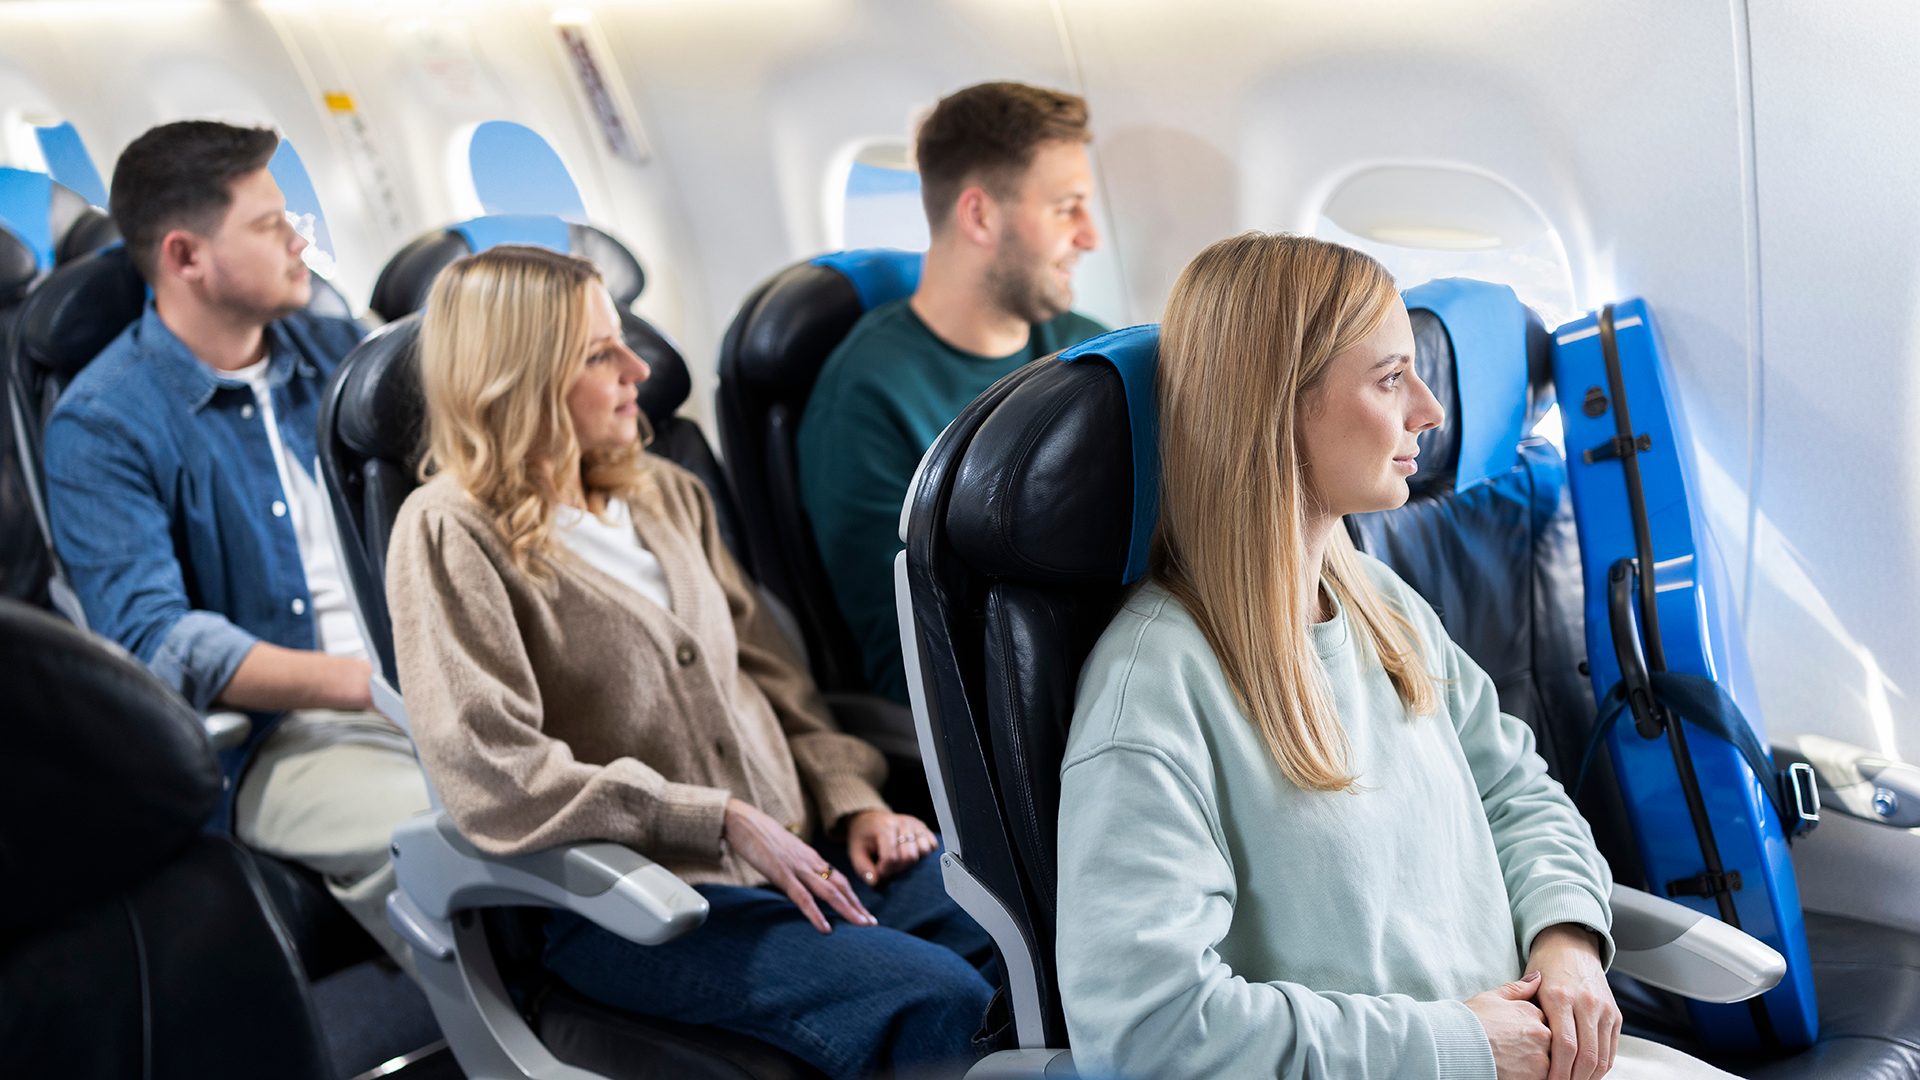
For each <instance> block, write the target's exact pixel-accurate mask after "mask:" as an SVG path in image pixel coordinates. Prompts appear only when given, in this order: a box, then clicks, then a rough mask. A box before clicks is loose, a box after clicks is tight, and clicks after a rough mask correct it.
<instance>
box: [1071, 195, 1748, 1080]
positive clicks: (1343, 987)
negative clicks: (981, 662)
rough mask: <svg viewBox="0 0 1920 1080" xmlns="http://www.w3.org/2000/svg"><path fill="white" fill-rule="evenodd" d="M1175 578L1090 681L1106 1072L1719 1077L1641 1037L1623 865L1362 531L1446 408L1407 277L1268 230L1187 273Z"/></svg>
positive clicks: (1088, 882) (1085, 688) (1169, 338)
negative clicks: (1359, 521) (1620, 954)
mask: <svg viewBox="0 0 1920 1080" xmlns="http://www.w3.org/2000/svg"><path fill="white" fill-rule="evenodd" d="M1160 350H1161V352H1160V364H1159V370H1160V376H1159V387H1158V391H1159V406H1160V424H1161V477H1162V478H1161V489H1162V502H1161V520H1160V532H1159V535H1158V537H1157V539H1156V543H1155V552H1154V555H1155V558H1154V565H1153V571H1152V573H1151V574H1150V575H1149V578H1148V580H1147V581H1146V583H1145V584H1144V585H1143V586H1142V587H1141V588H1140V589H1139V590H1138V591H1137V592H1136V593H1135V594H1134V595H1133V596H1132V597H1131V598H1130V599H1129V600H1128V602H1127V603H1126V604H1125V605H1124V606H1123V607H1122V609H1121V610H1120V612H1119V614H1118V615H1117V616H1116V617H1115V618H1114V620H1113V623H1112V624H1111V625H1110V626H1109V627H1108V628H1107V630H1106V632H1105V634H1104V635H1103V636H1102V637H1101V639H1100V642H1099V644H1098V645H1097V646H1096V647H1095V648H1094V650H1093V653H1092V655H1091V656H1090V657H1089V658H1088V660H1087V664H1086V667H1085V669H1084V671H1083V672H1082V674H1081V679H1080V690H1079V696H1078V704H1077V707H1076V709H1075V713H1074V719H1073V727H1072V731H1071V733H1070V734H1069V736H1068V740H1067V753H1066V759H1065V762H1064V764H1063V766H1062V774H1061V777H1062V781H1061V782H1062V790H1061V807H1060V877H1059V880H1060V885H1059V898H1058V899H1059V909H1060V910H1061V911H1070V912H1073V913H1074V917H1073V918H1071V919H1063V920H1061V924H1060V929H1059V938H1058V961H1059V975H1060V985H1061V995H1062V998H1063V1001H1064V1005H1065V1010H1066V1018H1067V1028H1068V1032H1069V1034H1070V1036H1071V1039H1072V1043H1073V1050H1074V1058H1075V1061H1076V1063H1077V1064H1078V1066H1079V1068H1080V1071H1081V1073H1082V1075H1115V1076H1122V1077H1133V1078H1147V1077H1153V1078H1175V1077H1208V1078H1217V1077H1276V1076H1278V1077H1340V1078H1364V1077H1395V1078H1405V1080H1414V1078H1423V1077H1449V1078H1451V1077H1462V1078H1486V1080H1495V1078H1496V1077H1497V1078H1498V1080H1540V1078H1544V1077H1552V1078H1553V1080H1592V1078H1595V1077H1599V1076H1603V1075H1608V1074H1609V1072H1611V1074H1612V1075H1613V1076H1615V1077H1624V1076H1724V1075H1725V1074H1722V1073H1719V1072H1717V1071H1716V1070H1713V1069H1711V1068H1710V1067H1708V1066H1706V1065H1704V1064H1701V1063H1699V1062H1697V1061H1694V1060H1693V1059H1691V1058H1687V1057H1685V1056H1684V1055H1680V1054H1678V1053H1675V1052H1674V1051H1671V1050H1667V1049H1666V1048H1663V1047H1659V1046H1656V1045H1654V1044H1651V1043H1643V1042H1640V1041H1639V1040H1634V1039H1622V1038H1621V1036H1620V1011H1619V1009H1618V1008H1617V1007H1616V1006H1615V1004H1614V1000H1613V996H1612V993H1611V992H1610V991H1609V990H1608V988H1607V983H1606V977H1605V970H1606V966H1607V964H1608V963H1610V962H1611V960H1612V955H1613V943H1612V940H1611V938H1610V937H1609V935H1608V928H1609V926H1610V924H1611V918H1610V915H1609V912H1608V908H1607V897H1608V892H1609V889H1610V885H1611V879H1610V875H1609V873H1608V871H1607V867H1606V864H1605V863H1604V862H1603V861H1602V860H1601V858H1600V855H1599V853H1598V852H1597V851H1595V849H1594V845H1593V838H1592V834H1591V833H1590V832H1589V831H1588V829H1587V825H1586V823H1585V822H1584V821H1583V820H1581V818H1580V815H1579V814H1578V813H1577V812H1576V811H1575V810H1574V808H1573V805H1572V804H1571V803H1570V802H1569V801H1568V800H1567V798H1566V796H1565V794H1564V793H1563V792H1562V791H1561V788H1560V786H1559V785H1558V784H1557V783H1555V782H1554V781H1553V780H1552V779H1550V778H1549V777H1548V776H1547V775H1546V764H1545V763H1544V762H1543V761H1542V760H1541V759H1540V757H1539V755H1538V754H1536V753H1535V752H1534V743H1533V736H1532V733H1531V732H1530V731H1529V730H1528V729H1527V727H1526V726H1525V725H1524V724H1522V723H1521V722H1520V721H1518V720H1516V719H1514V718H1513V717H1510V716H1507V715H1504V714H1502V713H1501V712H1500V711H1499V703H1498V701H1497V700H1496V698H1495V694H1494V688H1493V684H1492V682H1491V681H1490V680H1489V679H1488V678H1487V676H1486V674H1485V673H1484V672H1482V671H1481V670H1480V668H1479V667H1477V666H1476V665H1475V664H1474V662H1473V661H1472V660H1471V659H1470V658H1469V657H1468V656H1467V655H1466V654H1465V653H1464V652H1462V651H1461V650H1460V649H1459V648H1458V647H1457V646H1455V645H1454V644H1453V642H1452V641H1451V640H1449V639H1448V637H1447V634H1446V631H1445V630H1444V629H1443V628H1442V627H1441V625H1440V621H1439V619H1438V618H1436V617H1435V616H1434V613H1433V611H1432V609H1431V608H1429V607H1428V606H1427V605H1426V604H1425V603H1424V602H1423V601H1422V600H1421V599H1420V598H1419V596H1417V595H1416V594H1415V593H1414V592H1413V590H1412V589H1410V588H1408V587H1407V585H1406V584H1405V583H1403V582H1401V581H1400V579H1399V578H1397V577H1395V576H1394V574H1393V572H1392V571H1391V570H1388V569H1387V568H1386V567H1385V566H1384V565H1382V564H1381V563H1379V562H1377V561H1375V560H1373V559H1371V558H1369V557H1367V556H1364V555H1361V554H1360V553H1358V552H1357V551H1355V550H1354V548H1353V546H1352V543H1351V542H1350V541H1349V540H1348V538H1347V534H1346V531H1345V530H1344V529H1343V528H1342V527H1341V526H1340V518H1341V516H1342V515H1344V514H1349V513H1360V512H1365V511H1371V510H1384V509H1388V508H1391V507H1396V506H1399V505H1401V504H1402V503H1404V502H1405V501H1406V499H1407V477H1409V476H1411V475H1412V474H1413V472H1414V471H1415V470H1416V468H1417V467H1418V462H1417V461H1416V457H1417V454H1418V446H1417V444H1416V437H1417V436H1418V435H1419V433H1420V432H1422V431H1425V430H1427V429H1429V428H1431V427H1434V426H1436V425H1438V424H1439V423H1440V422H1441V420H1442V418H1443V417H1442V412H1441V408H1440V405H1439V403H1438V402H1437V401H1436V400H1435V399H1434V396H1433V394H1432V393H1431V392H1430V391H1429V390H1428V389H1427V387H1426V386H1425V385H1424V384H1423V383H1422V382H1421V381H1420V377H1419V376H1418V375H1417V374H1415V372H1414V370H1413V352H1414V339H1413V332H1412V328H1411V326H1410V325H1409V322H1408V319H1407V313H1406V308H1405V307H1404V306H1403V305H1402V304H1401V302H1400V298H1399V294H1398V292H1397V291H1396V290H1395V288H1394V284H1393V280H1392V278H1391V277H1390V276H1389V275H1388V274H1387V272H1386V271H1385V270H1384V269H1383V268H1381V266H1380V265H1379V264H1378V263H1376V262H1374V261H1373V260H1372V259H1370V258H1368V257H1367V256H1365V255H1363V254H1361V253H1359V252H1356V251H1353V250H1350V249H1348V248H1343V247H1340V246H1338V245H1335V244H1329V243H1326V242H1323V241H1318V240H1313V239H1309V238H1306V237H1298V236H1287V235H1266V234H1259V233H1249V234H1246V235H1244V236H1239V237H1235V238H1232V239H1229V240H1223V241H1221V242H1219V243H1217V244H1215V245H1213V246H1212V247H1210V248H1208V249H1207V250H1206V251H1204V252H1202V253H1201V254H1200V255H1199V256H1198V257H1197V258H1195V259H1194V261H1193V262H1192V263H1191V264H1189V265H1188V267H1187V268H1186V270H1185V271H1184V272H1183V273H1182V274H1181V276H1180V279H1179V281H1178V282H1177V283H1176V284H1175V286H1174V289H1173V294H1172V297H1171V299H1170V300H1169V301H1168V304H1167V312H1166V317H1165V320H1164V322H1163V325H1162V328H1161V339H1160Z"/></svg>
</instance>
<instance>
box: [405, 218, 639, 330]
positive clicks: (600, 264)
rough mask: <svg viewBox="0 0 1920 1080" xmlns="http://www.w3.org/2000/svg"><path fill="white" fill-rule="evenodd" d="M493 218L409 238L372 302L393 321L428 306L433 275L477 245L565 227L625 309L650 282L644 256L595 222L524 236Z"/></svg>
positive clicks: (573, 250)
mask: <svg viewBox="0 0 1920 1080" xmlns="http://www.w3.org/2000/svg"><path fill="white" fill-rule="evenodd" d="M502 220H505V221H512V220H514V219H512V218H506V219H502ZM527 220H532V219H527ZM488 221H489V219H486V218H476V219H474V220H473V221H467V222H460V223H459V224H456V225H450V226H448V227H446V228H444V229H435V230H433V231H432V232H430V233H427V234H426V235H424V236H420V237H417V238H416V239H414V240H413V241H412V242H410V243H408V244H407V246H405V247H403V248H401V249H400V251H399V252H398V253H397V254H395V255H394V256H393V258H391V259H388V260H387V265H386V267H385V268H383V269H382V270H381V271H380V277H379V278H378V279H377V280H375V281H374V283H373V299H372V301H371V302H370V303H369V305H368V306H369V307H371V308H372V309H373V310H374V311H375V312H376V313H378V314H379V316H380V317H381V318H383V319H386V320H388V321H389V322H391V321H392V320H395V319H398V318H400V317H401V316H403V315H409V314H412V313H413V312H416V311H419V310H420V309H422V308H424V307H426V305H427V294H428V292H430V291H431V290H432V289H433V279H434V278H435V277H437V276H439V274H440V271H442V270H444V269H446V267H447V266H448V264H450V263H452V262H453V261H455V260H456V259H459V258H461V257H462V256H465V255H468V254H471V253H472V252H474V251H476V250H480V249H479V248H478V247H476V244H487V246H491V245H490V244H488V243H487V242H488V241H492V242H494V243H505V242H509V241H512V242H534V236H535V235H541V236H544V235H548V234H549V233H551V234H552V235H554V236H555V238H556V239H557V237H558V235H559V234H560V232H561V231H564V235H565V236H566V238H567V239H566V243H567V251H568V252H569V253H570V254H573V255H578V256H580V257H581V258H583V259H586V260H587V261H588V262H591V263H592V264H593V265H594V268H595V269H597V270H599V271H600V277H601V279H602V280H603V281H605V282H606V285H607V291H608V292H610V293H612V294H613V302H614V305H615V306H616V307H618V308H619V309H620V310H621V311H625V310H627V309H628V308H629V307H631V306H632V304H633V302H634V301H635V300H638V299H639V298H640V293H641V291H642V290H643V289H644V288H645V287H646V282H647V278H646V274H645V273H644V272H643V271H642V270H641V269H640V260H639V259H636V258H634V255H633V252H631V251H628V250H627V247H626V245H625V244H622V243H621V242H620V241H618V240H615V239H614V238H613V237H612V236H609V235H608V234H607V233H605V232H603V231H602V230H600V229H597V228H595V227H593V226H592V225H579V224H570V223H564V224H563V223H558V222H556V223H555V228H554V229H552V230H530V231H529V235H527V236H520V235H516V234H515V232H514V231H513V230H510V229H500V230H492V231H489V230H487V229H485V228H483V227H481V226H483V224H485V223H487V222H488ZM549 246H553V245H549Z"/></svg>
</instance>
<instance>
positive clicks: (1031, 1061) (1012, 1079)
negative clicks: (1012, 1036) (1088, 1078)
mask: <svg viewBox="0 0 1920 1080" xmlns="http://www.w3.org/2000/svg"><path fill="white" fill-rule="evenodd" d="M1079 1075H1080V1073H1079V1072H1078V1071H1077V1070H1075V1069H1074V1067H1073V1052H1072V1051H1069V1050H1002V1051H1000V1052H999V1053H997V1054H988V1055H987V1056H986V1057H983V1058H981V1059H980V1060H979V1061H976V1062H974V1064H973V1068H971V1069H968V1070H967V1076H966V1080H1077V1078H1078V1077H1079Z"/></svg>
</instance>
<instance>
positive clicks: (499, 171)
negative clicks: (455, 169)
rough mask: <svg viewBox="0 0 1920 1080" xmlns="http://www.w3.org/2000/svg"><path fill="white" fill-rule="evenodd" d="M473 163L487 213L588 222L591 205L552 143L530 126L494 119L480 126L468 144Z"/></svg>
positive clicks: (469, 161) (476, 189) (475, 187)
mask: <svg viewBox="0 0 1920 1080" xmlns="http://www.w3.org/2000/svg"><path fill="white" fill-rule="evenodd" d="M467 165H468V168H469V170H470V172H471V177H472V181H473V194H474V196H475V198H477V200H478V202H479V210H480V212H481V213H486V214H552V215H554V216H556V217H561V218H565V219H566V220H568V221H577V222H581V223H585V222H586V220H587V208H586V204H585V203H584V202H582V201H581V199H580V189H579V188H578V187H576V186H575V185H574V182H573V174H571V173H569V172H568V171H567V166H566V163H565V162H563V161H561V160H560V155H559V154H558V153H556V152H555V151H554V149H553V147H552V146H551V145H549V144H548V142H547V140H545V139H543V138H541V137H540V134H539V133H538V132H536V131H534V130H533V129H532V128H530V127H527V126H526V125H524V124H516V123H513V122H512V121H509V120H489V121H487V122H486V123H484V124H481V125H480V126H478V127H476V128H474V129H473V136H472V139H471V141H469V143H468V144H467Z"/></svg>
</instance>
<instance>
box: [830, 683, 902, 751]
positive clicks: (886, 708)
mask: <svg viewBox="0 0 1920 1080" xmlns="http://www.w3.org/2000/svg"><path fill="white" fill-rule="evenodd" d="M826 698H827V708H829V709H831V710H833V719H834V722H835V723H837V724H839V725H840V730H841V731H844V732H846V733H847V734H849V735H856V736H859V737H860V738H862V739H865V740H866V741H868V742H870V743H872V744H873V745H874V746H876V747H879V749H880V752H881V753H883V754H886V755H887V756H888V757H897V758H906V759H908V760H910V761H918V760H919V759H920V738H919V736H918V735H916V734H915V733H914V730H913V710H911V709H909V708H907V707H906V706H905V705H898V704H895V703H894V702H891V701H888V700H887V699H886V698H883V697H880V696H879V695H877V694H828V695H826Z"/></svg>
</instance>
